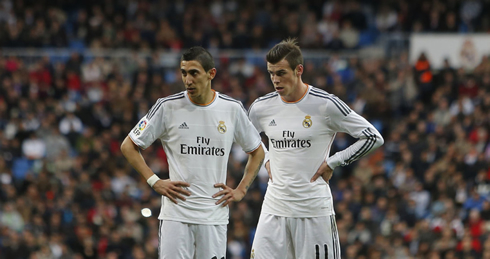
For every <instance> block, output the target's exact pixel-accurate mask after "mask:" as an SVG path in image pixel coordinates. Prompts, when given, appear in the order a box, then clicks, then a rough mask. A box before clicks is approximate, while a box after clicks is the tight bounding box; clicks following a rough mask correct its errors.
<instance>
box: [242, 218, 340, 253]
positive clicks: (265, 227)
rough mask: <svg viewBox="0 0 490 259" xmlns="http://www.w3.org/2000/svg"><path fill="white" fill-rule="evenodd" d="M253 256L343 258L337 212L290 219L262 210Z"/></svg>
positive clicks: (253, 246)
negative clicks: (336, 220)
mask: <svg viewBox="0 0 490 259" xmlns="http://www.w3.org/2000/svg"><path fill="white" fill-rule="evenodd" d="M250 258H252V259H272V258H277V259H285V258H288V259H293V258H297V259H300V258H315V259H340V243H339V235H338V232H337V223H336V222H335V215H331V216H325V217H315V218H290V217H281V216H274V215H270V214H264V213H262V214H261V215H260V218H259V224H258V225H257V231H256V232H255V238H254V241H253V245H252V252H251V257H250Z"/></svg>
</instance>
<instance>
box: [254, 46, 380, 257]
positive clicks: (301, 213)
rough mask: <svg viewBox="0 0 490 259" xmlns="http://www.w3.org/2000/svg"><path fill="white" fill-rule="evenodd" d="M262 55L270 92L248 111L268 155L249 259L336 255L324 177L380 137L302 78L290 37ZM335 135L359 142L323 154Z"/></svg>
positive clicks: (298, 56)
mask: <svg viewBox="0 0 490 259" xmlns="http://www.w3.org/2000/svg"><path fill="white" fill-rule="evenodd" d="M266 60H267V70H268V71H269V74H270V78H271V80H272V83H273V84H274V88H275V89H276V91H275V92H273V93H269V94H267V95H265V96H263V97H260V98H258V99H257V100H255V102H254V103H253V104H252V105H251V106H250V109H249V117H250V119H251V121H252V123H253V124H254V126H255V127H256V128H257V130H258V131H259V132H264V133H265V134H266V135H267V137H268V138H269V154H268V156H269V159H270V160H269V161H266V162H265V166H266V169H267V171H268V172H269V176H270V179H269V183H268V188H267V192H266V195H265V199H264V203H263V205H262V211H261V215H260V218H259V223H258V226H257V230H256V233H255V238H254V241H253V245H252V252H251V254H252V256H251V258H254V259H265V258H267V259H270V258H281V259H282V258H317V259H318V258H322V259H323V258H329V259H337V258H340V244H339V236H338V233H337V226H336V223H335V212H334V207H333V200H332V193H331V190H330V187H329V184H328V181H329V179H330V178H331V176H332V173H333V170H334V169H335V167H337V166H339V165H342V166H344V165H348V164H350V163H352V162H353V161H355V160H357V159H359V158H360V157H362V156H364V155H366V154H368V153H369V152H370V151H372V150H374V149H376V148H377V147H379V146H381V145H382V144H383V138H382V137H381V135H380V133H379V132H378V131H377V130H376V129H375V128H374V127H373V125H371V124H370V123H369V122H368V121H366V119H364V118H363V117H361V116H360V115H358V114H357V113H356V112H354V111H352V110H351V109H350V108H349V106H347V105H346V104H345V103H344V102H343V101H341V100H340V99H338V98H337V97H336V96H334V95H332V94H329V93H327V92H325V91H323V90H320V89H318V88H315V87H314V86H311V85H307V84H305V83H303V81H302V79H301V75H302V74H303V72H304V68H303V56H302V53H301V50H300V48H299V47H298V46H297V44H296V41H295V40H291V39H288V40H285V41H282V42H280V43H279V44H277V45H275V46H274V47H273V48H272V49H271V50H270V51H269V52H268V53H267V57H266ZM337 132H346V133H348V134H350V135H351V136H353V137H354V138H357V139H358V140H357V142H355V143H353V144H352V145H351V146H349V147H348V148H346V149H345V150H342V151H340V152H337V153H336V154H334V155H333V156H330V157H329V152H330V147H331V145H332V142H333V140H334V138H335V134H336V133H337ZM320 176H321V177H320Z"/></svg>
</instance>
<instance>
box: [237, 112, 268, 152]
mask: <svg viewBox="0 0 490 259" xmlns="http://www.w3.org/2000/svg"><path fill="white" fill-rule="evenodd" d="M234 138H235V142H236V143H238V144H239V145H240V146H241V147H242V149H243V151H245V152H246V153H250V152H252V151H254V150H255V149H257V148H258V147H259V146H260V144H261V143H262V139H261V138H260V135H259V133H258V132H257V130H256V129H255V127H254V125H253V124H252V122H251V121H250V120H249V118H248V117H247V114H246V111H245V109H244V108H243V107H241V108H240V109H239V110H238V111H237V122H236V130H235V137H234Z"/></svg>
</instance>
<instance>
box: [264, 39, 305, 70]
mask: <svg viewBox="0 0 490 259" xmlns="http://www.w3.org/2000/svg"><path fill="white" fill-rule="evenodd" d="M265 59H266V60H267V62H269V63H271V64H276V63H278V62H279V61H281V60H283V59H286V60H287V62H288V63H289V66H290V67H291V69H292V70H294V69H296V67H297V66H298V65H303V54H301V50H300V49H299V46H298V44H297V42H296V39H291V38H289V39H287V40H283V41H281V42H280V43H278V44H276V45H275V46H274V47H273V48H272V49H271V50H269V52H267V56H266V58H265Z"/></svg>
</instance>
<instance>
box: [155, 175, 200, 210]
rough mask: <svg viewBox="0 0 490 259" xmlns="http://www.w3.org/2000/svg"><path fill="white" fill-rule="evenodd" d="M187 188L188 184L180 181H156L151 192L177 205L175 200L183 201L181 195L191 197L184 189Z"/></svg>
mask: <svg viewBox="0 0 490 259" xmlns="http://www.w3.org/2000/svg"><path fill="white" fill-rule="evenodd" d="M189 186H190V184H189V183H186V182H182V181H170V180H158V181H157V182H156V183H155V185H153V190H155V191H156V192H157V193H159V194H161V195H163V196H166V197H167V198H169V199H170V200H171V201H172V202H173V203H175V204H177V199H180V200H183V201H185V197H184V196H182V195H187V196H189V195H191V192H189V191H188V190H186V189H185V188H184V187H189Z"/></svg>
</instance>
